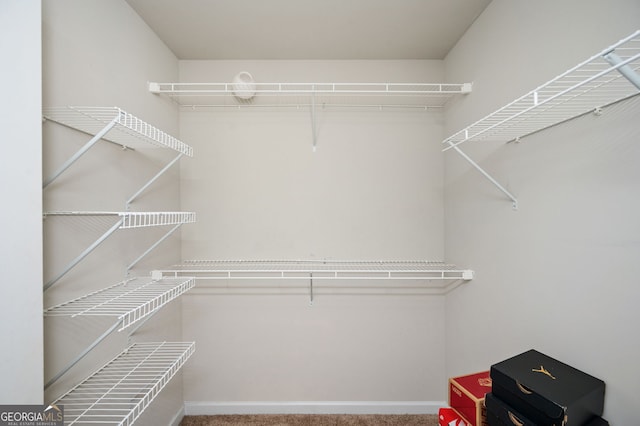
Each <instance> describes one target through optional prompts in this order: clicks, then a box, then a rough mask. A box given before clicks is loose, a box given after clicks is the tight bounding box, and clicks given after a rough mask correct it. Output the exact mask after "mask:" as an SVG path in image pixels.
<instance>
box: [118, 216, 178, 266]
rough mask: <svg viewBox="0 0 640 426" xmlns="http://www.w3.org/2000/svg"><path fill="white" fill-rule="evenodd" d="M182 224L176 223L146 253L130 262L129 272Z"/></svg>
mask: <svg viewBox="0 0 640 426" xmlns="http://www.w3.org/2000/svg"><path fill="white" fill-rule="evenodd" d="M180 226H182V224H181V223H179V224H177V225H175V226H174V227H173V228H171V229H170V230H169V232H167V233H166V234H164V235H163V236H162V238H160V239H159V240H158V241H156V242H155V243H154V244H153V245H152V246H151V247H149V248H148V249H147V250H146V251H145V252H144V253H142V254H141V255H140V256H138V258H137V259H136V260H134V261H133V262H131V263H130V264H129V266H127V274H129V271H131V269H132V268H133V267H134V266H136V265H137V264H138V262H140V261H141V260H142V259H144V258H145V257H146V256H147V255H148V254H149V253H151V252H152V251H153V250H155V248H156V247H158V246H159V245H160V244H161V243H162V242H163V241H164V240H166V239H167V238H169V236H170V235H171V234H173V233H174V232H175V231H177V230H178V228H180Z"/></svg>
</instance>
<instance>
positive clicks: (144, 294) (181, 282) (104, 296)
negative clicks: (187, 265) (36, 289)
mask: <svg viewBox="0 0 640 426" xmlns="http://www.w3.org/2000/svg"><path fill="white" fill-rule="evenodd" d="M194 286H195V280H193V279H192V278H179V279H176V278H174V279H162V280H152V279H150V278H132V279H128V280H125V281H122V282H119V283H117V284H114V285H112V286H109V287H107V288H104V289H102V290H98V291H96V292H93V293H91V294H88V295H86V296H82V297H78V298H76V299H73V300H70V301H68V302H64V303H61V304H58V305H55V306H52V307H50V308H48V309H45V311H44V315H45V316H70V317H79V316H115V317H118V318H119V319H120V320H121V324H120V328H119V331H121V330H124V329H125V328H127V327H129V326H130V325H132V324H134V323H136V322H137V321H140V320H142V319H144V318H146V317H148V316H150V315H151V314H153V313H154V312H156V311H157V310H159V309H160V308H161V307H163V306H164V305H166V304H167V303H169V302H171V301H172V300H174V299H176V298H177V297H179V296H180V295H182V294H183V293H185V292H186V291H189V290H190V289H192V288H193V287H194Z"/></svg>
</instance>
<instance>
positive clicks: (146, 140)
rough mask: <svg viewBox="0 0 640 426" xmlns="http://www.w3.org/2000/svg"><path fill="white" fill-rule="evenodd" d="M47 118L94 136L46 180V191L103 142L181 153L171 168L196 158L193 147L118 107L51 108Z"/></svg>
mask: <svg viewBox="0 0 640 426" xmlns="http://www.w3.org/2000/svg"><path fill="white" fill-rule="evenodd" d="M43 117H44V118H45V119H46V120H49V121H52V122H55V123H58V124H61V125H63V126H66V127H69V128H72V129H75V130H78V131H81V132H83V133H87V134H89V135H92V136H93V137H92V138H91V139H90V140H89V141H88V142H87V143H86V144H85V145H84V146H82V147H81V148H80V149H79V150H78V151H77V152H76V153H75V154H74V155H72V156H71V157H70V158H69V159H68V160H66V161H65V162H64V163H63V164H62V165H61V166H60V167H59V168H58V169H57V170H56V171H55V172H53V174H52V175H51V176H49V177H48V178H47V179H46V180H45V181H44V183H43V185H42V187H43V189H44V188H47V187H48V186H49V185H50V184H51V183H52V182H53V181H55V180H56V179H57V178H58V177H59V176H60V175H61V174H62V173H64V172H65V171H66V170H67V169H68V168H69V167H71V165H73V164H74V163H75V162H76V161H77V160H78V159H80V157H82V156H83V155H84V154H85V153H86V152H87V151H89V149H91V147H93V146H94V145H95V144H96V143H97V142H98V141H99V140H106V141H109V142H113V143H116V144H118V145H121V146H122V147H123V148H133V147H136V146H149V145H151V146H156V147H161V148H167V149H171V150H174V151H177V152H178V153H179V154H180V155H178V157H177V158H176V159H174V160H173V161H171V163H170V165H173V164H175V162H176V161H177V160H178V159H179V158H181V157H182V156H183V155H187V156H189V157H192V156H193V148H191V147H190V146H189V145H187V144H185V143H184V142H182V141H180V140H178V139H176V138H174V137H173V136H170V135H168V134H167V133H165V132H163V131H161V130H159V129H158V128H156V127H154V126H152V125H150V124H148V123H146V122H144V121H143V120H140V119H139V118H137V117H135V116H134V115H132V114H129V113H128V112H125V111H123V110H122V109H120V108H118V107H82V106H67V107H47V108H44V109H43ZM168 168H169V167H165V168H164V169H163V170H162V172H161V173H160V174H162V173H164V172H165V171H166V170H167V169H168ZM160 174H159V175H160ZM159 175H156V176H155V177H153V178H152V179H151V180H150V181H149V182H147V183H146V184H145V185H144V186H143V187H142V189H141V190H139V191H138V192H137V193H136V194H135V195H134V196H133V197H132V198H131V199H130V200H129V201H128V203H127V204H129V203H131V202H132V201H133V199H135V198H136V197H137V196H139V195H140V193H141V192H142V191H144V190H145V189H146V188H147V187H148V186H149V185H151V183H153V182H154V181H155V180H157V178H158V177H159Z"/></svg>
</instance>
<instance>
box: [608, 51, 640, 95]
mask: <svg viewBox="0 0 640 426" xmlns="http://www.w3.org/2000/svg"><path fill="white" fill-rule="evenodd" d="M602 58H603V59H604V60H605V61H607V62H608V63H609V64H611V65H613V66H614V67H615V66H618V72H619V73H620V74H622V75H623V76H624V77H625V78H626V79H627V80H629V82H630V83H631V84H633V85H634V86H636V88H638V89H640V75H638V73H637V72H635V71H634V70H633V68H631V67H630V66H629V65H627V64H623V65H619V64H621V63H623V62H624V61H623V60H622V58H621V57H620V56H618V54H617V53H616V52H615V50H612V51H611V52H609V53H607V54H605V55H603V56H602Z"/></svg>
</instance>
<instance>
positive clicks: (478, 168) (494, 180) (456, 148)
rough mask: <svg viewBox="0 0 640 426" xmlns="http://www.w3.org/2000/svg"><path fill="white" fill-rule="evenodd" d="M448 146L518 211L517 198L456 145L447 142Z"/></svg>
mask: <svg viewBox="0 0 640 426" xmlns="http://www.w3.org/2000/svg"><path fill="white" fill-rule="evenodd" d="M449 144H450V145H449V146H451V148H452V149H453V150H454V151H456V152H457V153H458V154H460V156H461V157H462V158H464V159H465V160H466V161H467V162H468V163H469V164H471V165H472V166H473V167H474V168H475V169H476V170H477V171H479V172H480V173H481V174H482V176H484V177H485V178H487V180H488V181H489V182H491V183H492V184H493V185H494V186H495V187H496V188H498V189H499V190H500V191H501V192H502V193H503V194H504V195H506V196H507V197H508V198H509V199H510V200H511V202H512V206H513V209H514V210H518V200H517V198H516V197H515V196H514V195H513V194H512V193H511V192H509V191H508V190H507V189H506V188H505V187H504V186H502V185H501V184H500V183H499V182H498V181H497V180H496V179H495V178H494V177H493V176H491V175H490V174H489V173H487V172H486V171H485V170H484V169H483V168H482V167H480V165H479V164H478V163H476V162H475V161H473V160H472V159H471V157H469V156H468V155H467V154H465V153H464V152H463V151H462V150H461V149H460V147H458V146H457V145H454V144H453V143H452V142H451V141H449Z"/></svg>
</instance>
